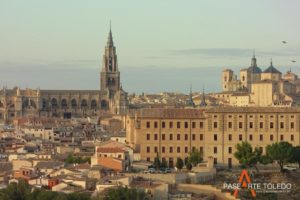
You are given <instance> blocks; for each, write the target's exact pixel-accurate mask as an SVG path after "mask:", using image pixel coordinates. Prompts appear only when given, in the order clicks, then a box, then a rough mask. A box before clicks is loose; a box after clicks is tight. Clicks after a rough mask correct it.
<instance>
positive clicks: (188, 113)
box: [137, 108, 204, 119]
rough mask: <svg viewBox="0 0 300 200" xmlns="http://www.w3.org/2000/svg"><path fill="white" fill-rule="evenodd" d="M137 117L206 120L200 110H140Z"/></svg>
mask: <svg viewBox="0 0 300 200" xmlns="http://www.w3.org/2000/svg"><path fill="white" fill-rule="evenodd" d="M137 116H138V117H142V118H171V119H174V118H178V119H180V118H182V119H186V118H204V115H203V110H200V109H175V108H174V109H140V110H138V111H137Z"/></svg>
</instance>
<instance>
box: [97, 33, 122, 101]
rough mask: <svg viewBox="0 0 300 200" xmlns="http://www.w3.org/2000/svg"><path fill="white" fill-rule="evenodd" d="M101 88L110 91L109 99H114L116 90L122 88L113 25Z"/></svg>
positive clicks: (104, 60)
mask: <svg viewBox="0 0 300 200" xmlns="http://www.w3.org/2000/svg"><path fill="white" fill-rule="evenodd" d="M100 88H101V91H107V92H108V96H109V99H112V98H113V97H114V95H115V94H116V92H117V91H119V90H120V72H119V69H118V62H117V54H116V47H115V46H114V43H113V37H112V32H111V27H110V30H109V34H108V39H107V44H106V46H105V51H104V55H103V63H102V70H101V80H100Z"/></svg>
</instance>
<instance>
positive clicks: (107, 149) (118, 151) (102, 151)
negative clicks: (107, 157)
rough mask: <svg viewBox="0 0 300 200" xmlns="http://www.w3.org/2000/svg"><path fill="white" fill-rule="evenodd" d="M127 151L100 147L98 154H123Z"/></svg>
mask: <svg viewBox="0 0 300 200" xmlns="http://www.w3.org/2000/svg"><path fill="white" fill-rule="evenodd" d="M125 151H126V150H125V149H121V148H117V147H98V148H97V152H100V153H123V152H125Z"/></svg>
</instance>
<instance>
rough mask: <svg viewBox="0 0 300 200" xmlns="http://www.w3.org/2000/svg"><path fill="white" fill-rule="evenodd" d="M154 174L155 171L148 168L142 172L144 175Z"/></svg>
mask: <svg viewBox="0 0 300 200" xmlns="http://www.w3.org/2000/svg"><path fill="white" fill-rule="evenodd" d="M155 172H156V170H155V169H154V168H149V169H148V170H145V171H144V173H145V174H148V173H150V174H154V173H155Z"/></svg>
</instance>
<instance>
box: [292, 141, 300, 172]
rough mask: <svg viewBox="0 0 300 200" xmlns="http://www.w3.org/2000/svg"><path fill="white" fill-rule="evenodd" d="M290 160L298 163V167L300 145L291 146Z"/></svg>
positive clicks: (299, 165)
mask: <svg viewBox="0 0 300 200" xmlns="http://www.w3.org/2000/svg"><path fill="white" fill-rule="evenodd" d="M291 162H294V163H298V168H300V146H296V147H293V151H292V158H291Z"/></svg>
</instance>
